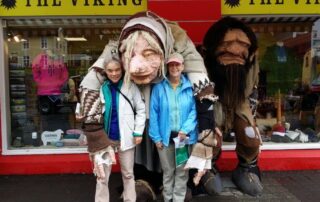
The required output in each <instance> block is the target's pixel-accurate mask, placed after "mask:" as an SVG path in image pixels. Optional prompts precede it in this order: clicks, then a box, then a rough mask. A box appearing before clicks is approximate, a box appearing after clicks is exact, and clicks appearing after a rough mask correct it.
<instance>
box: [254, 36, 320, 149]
mask: <svg viewBox="0 0 320 202" xmlns="http://www.w3.org/2000/svg"><path fill="white" fill-rule="evenodd" d="M318 32H319V31H318ZM257 36H258V42H259V65H260V80H259V88H258V89H259V105H258V113H257V121H258V124H259V126H260V131H261V133H262V137H263V140H264V141H266V142H270V141H271V142H281V143H291V142H296V143H298V142H318V141H319V137H318V136H317V133H319V132H320V131H318V130H319V129H317V128H316V118H317V117H316V115H315V108H316V106H317V102H318V100H319V95H320V91H319V86H320V85H319V84H320V83H319V84H317V85H318V89H317V87H316V84H315V81H316V80H317V79H320V78H319V76H318V75H319V68H318V64H317V60H318V56H317V55H316V54H314V53H315V52H316V51H314V49H313V46H314V45H316V44H317V43H318V42H317V40H316V38H314V36H316V34H315V33H314V32H313V34H311V33H310V32H309V31H303V32H295V31H291V32H268V33H257ZM312 42H314V44H312ZM319 102H320V101H319ZM319 104H320V103H319ZM319 104H318V105H319ZM319 106H320V105H319ZM277 123H280V124H281V125H282V127H278V126H277ZM318 127H319V126H318ZM316 129H317V130H316ZM303 137H305V138H303Z"/></svg>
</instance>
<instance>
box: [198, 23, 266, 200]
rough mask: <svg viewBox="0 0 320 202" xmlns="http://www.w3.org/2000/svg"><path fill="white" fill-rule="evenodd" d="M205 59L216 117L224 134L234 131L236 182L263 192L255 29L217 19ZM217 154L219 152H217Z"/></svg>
mask: <svg viewBox="0 0 320 202" xmlns="http://www.w3.org/2000/svg"><path fill="white" fill-rule="evenodd" d="M203 46H204V47H203V48H204V50H203V51H204V61H205V65H206V68H207V71H208V74H209V77H210V79H211V80H212V81H213V82H214V83H215V94H217V95H218V96H219V101H218V102H217V103H216V104H215V110H214V112H215V120H216V124H217V126H219V128H221V129H222V131H223V134H224V135H226V134H230V133H232V134H234V135H235V139H236V142H237V144H236V153H237V156H238V160H239V163H238V166H237V168H236V169H235V170H234V171H233V173H232V180H233V182H234V183H235V185H236V186H237V187H238V188H239V189H240V190H242V191H243V192H244V193H247V194H249V195H253V196H256V195H259V194H261V192H262V189H263V187H262V184H261V182H260V180H261V178H260V171H259V168H258V166H257V160H258V156H259V152H260V145H261V138H260V134H259V131H258V129H257V127H256V124H255V121H254V116H253V114H254V111H255V106H256V103H257V91H256V90H257V89H256V86H257V83H258V71H259V69H258V63H257V53H256V52H257V39H256V36H255V34H254V32H253V31H252V30H251V29H250V28H249V27H247V26H246V25H245V24H243V23H242V22H241V21H238V20H236V19H234V18H231V17H225V18H222V19H221V20H219V21H218V22H216V23H215V24H214V25H212V26H211V27H210V29H209V30H208V31H207V33H206V35H205V38H204V41H203ZM217 155H218V154H217Z"/></svg>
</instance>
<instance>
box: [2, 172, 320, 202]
mask: <svg viewBox="0 0 320 202" xmlns="http://www.w3.org/2000/svg"><path fill="white" fill-rule="evenodd" d="M221 176H222V179H223V185H224V189H223V192H222V193H221V194H220V195H216V196H208V195H201V196H199V195H198V196H194V197H193V199H192V201H194V202H207V201H215V202H219V201H243V202H248V201H249V202H250V201H266V202H267V201H272V202H277V201H279V202H280V201H281V202H284V201H288V202H295V201H306V202H309V201H310V202H316V201H320V170H313V171H286V172H283V171H281V172H278V171H277V172H263V173H262V180H263V185H264V192H263V194H262V195H261V196H259V197H251V196H248V195H244V194H242V193H241V192H240V191H238V190H237V189H236V188H235V186H234V185H233V184H232V182H231V181H230V176H231V173H221ZM119 185H121V175H120V173H112V175H111V178H110V195H111V198H110V201H111V202H118V201H120V200H119V196H120V194H119V192H118V191H117V187H119ZM94 190H95V178H94V176H93V175H88V174H68V175H29V176H26V175H14V176H13V175H9V176H7V175H6V176H0V201H1V202H69V201H70V202H91V201H94ZM159 201H160V200H159Z"/></svg>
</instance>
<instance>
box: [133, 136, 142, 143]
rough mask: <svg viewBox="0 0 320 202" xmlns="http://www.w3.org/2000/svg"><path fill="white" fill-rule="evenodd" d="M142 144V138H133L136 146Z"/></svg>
mask: <svg viewBox="0 0 320 202" xmlns="http://www.w3.org/2000/svg"><path fill="white" fill-rule="evenodd" d="M141 142H142V137H140V136H138V137H134V143H135V144H136V145H138V144H140V143H141Z"/></svg>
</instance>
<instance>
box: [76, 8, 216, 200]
mask: <svg viewBox="0 0 320 202" xmlns="http://www.w3.org/2000/svg"><path fill="white" fill-rule="evenodd" d="M172 52H179V53H180V54H181V55H182V56H183V57H184V66H185V68H184V73H186V74H187V76H188V78H189V80H190V81H191V82H192V84H193V87H194V94H195V96H196V98H197V107H201V109H203V110H202V111H203V113H202V114H201V115H200V116H198V119H199V122H200V123H201V122H202V121H201V119H203V121H204V122H206V123H214V117H213V113H212V108H213V107H212V105H213V103H214V102H215V101H216V100H217V97H216V96H215V95H214V93H213V89H214V86H213V83H211V82H209V79H208V77H207V72H206V69H205V66H204V62H203V59H202V57H201V56H200V54H199V53H198V52H197V50H196V48H195V46H194V45H193V43H192V41H191V40H190V38H189V37H188V36H187V34H186V33H185V31H184V30H183V29H181V28H180V27H179V25H178V24H176V23H173V22H169V21H166V20H165V19H163V18H161V17H159V16H157V15H156V14H154V13H152V12H141V13H137V14H135V15H133V16H132V17H131V18H130V19H128V21H127V22H126V23H125V25H124V27H123V29H122V32H121V34H120V38H119V41H118V42H110V43H109V44H107V45H106V47H105V49H104V51H103V53H102V54H101V56H100V57H99V58H98V60H97V61H96V62H95V63H94V64H93V66H92V67H91V68H90V69H89V72H88V74H87V75H86V77H85V78H84V80H83V81H82V83H81V85H80V86H81V90H82V96H81V97H82V98H81V107H80V116H81V117H87V118H85V120H84V122H85V123H86V122H87V123H88V124H87V125H90V126H92V124H89V123H92V122H99V116H97V118H96V120H92V118H95V117H96V116H95V114H100V113H99V112H100V111H101V110H100V108H101V107H99V97H97V94H96V93H95V92H96V91H98V90H99V88H100V85H101V83H102V81H103V76H102V75H101V74H100V73H99V72H101V70H102V69H103V67H102V66H103V64H104V62H105V61H106V60H109V59H111V58H112V57H116V56H117V55H118V57H120V59H121V61H122V63H123V66H124V69H125V78H124V79H125V81H127V82H134V83H136V84H137V85H138V87H139V88H140V90H141V92H142V93H143V95H144V99H145V103H146V111H147V114H148V110H149V109H148V106H149V98H150V92H151V88H152V84H153V83H157V82H159V81H161V80H162V79H163V78H164V77H165V76H166V73H167V67H166V66H165V64H166V60H167V59H168V56H169V55H170V54H171V53H172ZM101 80H102V81H101ZM206 109H207V110H206ZM214 128H215V126H214V124H211V125H210V124H203V126H202V128H201V130H205V129H211V130H212V131H213V129H214ZM89 129H90V130H87V132H86V135H87V139H88V151H89V153H90V154H91V155H92V156H95V155H101V151H103V152H104V151H106V150H107V149H106V148H108V145H109V141H108V140H106V139H107V136H106V135H103V134H102V133H97V132H95V131H96V130H95V129H92V128H89ZM201 130H200V131H199V132H201ZM85 131H86V130H85ZM92 131H94V132H92ZM147 131H148V127H146V133H147ZM143 138H144V140H143V142H142V144H141V145H139V146H138V147H137V149H136V159H135V160H136V163H138V164H142V165H144V166H145V167H146V168H147V169H148V170H151V171H154V170H157V168H159V166H157V165H155V162H157V160H156V159H154V158H153V157H154V153H155V152H156V150H155V149H154V147H153V145H152V143H151V140H149V137H148V135H147V134H144V136H143ZM93 159H94V158H93ZM137 191H138V190H137ZM137 195H138V194H137ZM137 201H138V199H137Z"/></svg>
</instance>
